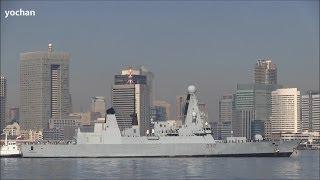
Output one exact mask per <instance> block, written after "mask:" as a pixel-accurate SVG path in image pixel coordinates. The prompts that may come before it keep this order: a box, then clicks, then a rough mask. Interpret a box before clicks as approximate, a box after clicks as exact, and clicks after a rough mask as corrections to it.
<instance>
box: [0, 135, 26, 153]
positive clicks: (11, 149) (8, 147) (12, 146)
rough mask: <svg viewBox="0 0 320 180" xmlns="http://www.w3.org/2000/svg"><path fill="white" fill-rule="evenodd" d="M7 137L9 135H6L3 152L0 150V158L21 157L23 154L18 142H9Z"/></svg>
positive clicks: (2, 147)
mask: <svg viewBox="0 0 320 180" xmlns="http://www.w3.org/2000/svg"><path fill="white" fill-rule="evenodd" d="M7 136H8V135H7V133H6V138H5V141H4V145H2V146H1V150H0V157H20V156H21V155H22V154H21V150H20V148H19V146H18V145H17V143H16V141H12V140H10V141H8V137H7Z"/></svg>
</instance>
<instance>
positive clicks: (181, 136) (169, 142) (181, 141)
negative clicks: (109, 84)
mask: <svg viewBox="0 0 320 180" xmlns="http://www.w3.org/2000/svg"><path fill="white" fill-rule="evenodd" d="M186 102H187V103H186V109H185V112H186V117H185V120H184V123H183V124H182V127H181V128H179V129H176V130H174V131H170V132H163V131H159V130H158V129H156V128H157V127H155V129H152V131H151V132H150V133H147V136H140V133H139V127H138V125H133V126H132V128H130V129H125V131H124V132H120V129H119V127H118V124H117V120H116V116H115V111H114V109H113V108H110V109H108V110H107V112H106V117H105V119H104V120H103V121H102V122H96V123H95V124H94V130H93V132H82V131H81V130H80V128H78V130H77V133H76V134H77V135H76V142H75V143H72V144H26V145H22V146H21V151H22V156H23V157H48V158H50V157H52V158H67V157H81V158H82V157H106V158H107V157H209V156H212V157H270V156H272V157H273V156H274V157H289V156H290V155H291V154H292V153H293V151H294V150H295V148H296V147H297V146H298V144H299V141H296V140H290V141H264V140H258V141H251V140H246V139H245V138H244V137H242V138H241V137H231V138H228V139H227V140H226V141H218V140H215V139H214V138H213V136H212V133H211V128H210V126H209V124H208V123H207V122H204V119H203V117H202V116H201V115H200V113H201V112H200V111H199V107H198V100H197V97H196V88H195V86H192V85H191V86H189V87H188V90H187V101H186Z"/></svg>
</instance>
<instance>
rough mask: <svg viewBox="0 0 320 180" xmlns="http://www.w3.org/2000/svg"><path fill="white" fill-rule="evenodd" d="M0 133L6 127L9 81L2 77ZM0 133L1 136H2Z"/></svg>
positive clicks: (0, 88)
mask: <svg viewBox="0 0 320 180" xmlns="http://www.w3.org/2000/svg"><path fill="white" fill-rule="evenodd" d="M0 85H1V87H0V131H1V133H2V130H3V129H4V128H5V126H6V103H7V79H6V78H5V77H4V76H2V75H1V80H0ZM1 133H0V134H1Z"/></svg>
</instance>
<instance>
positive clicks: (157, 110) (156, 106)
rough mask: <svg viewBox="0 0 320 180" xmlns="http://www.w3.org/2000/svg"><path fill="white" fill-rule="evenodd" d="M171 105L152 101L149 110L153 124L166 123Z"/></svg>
mask: <svg viewBox="0 0 320 180" xmlns="http://www.w3.org/2000/svg"><path fill="white" fill-rule="evenodd" d="M170 108H171V105H170V104H169V103H168V102H166V101H159V100H157V101H154V103H153V107H152V108H151V117H152V120H153V121H154V122H159V121H167V120H169V119H170Z"/></svg>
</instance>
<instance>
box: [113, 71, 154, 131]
mask: <svg viewBox="0 0 320 180" xmlns="http://www.w3.org/2000/svg"><path fill="white" fill-rule="evenodd" d="M112 105H113V107H114V109H115V111H116V117H117V122H118V125H119V128H120V130H121V131H122V130H124V129H125V128H131V127H132V125H138V126H139V129H140V135H145V133H146V131H147V130H148V129H150V126H151V123H150V119H151V116H150V109H151V107H150V89H149V86H148V84H147V77H146V76H145V75H141V71H140V70H135V69H133V68H128V69H125V70H122V73H121V75H115V84H114V85H113V87H112Z"/></svg>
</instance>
